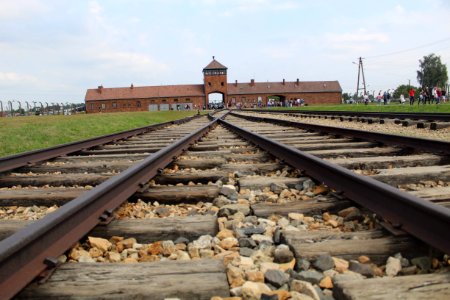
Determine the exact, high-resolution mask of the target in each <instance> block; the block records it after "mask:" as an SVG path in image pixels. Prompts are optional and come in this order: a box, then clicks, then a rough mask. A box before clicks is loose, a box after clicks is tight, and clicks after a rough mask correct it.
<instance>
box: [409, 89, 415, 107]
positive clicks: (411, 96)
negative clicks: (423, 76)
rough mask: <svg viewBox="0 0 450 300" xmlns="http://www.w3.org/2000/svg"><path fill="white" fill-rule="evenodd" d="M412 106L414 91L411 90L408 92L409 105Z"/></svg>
mask: <svg viewBox="0 0 450 300" xmlns="http://www.w3.org/2000/svg"><path fill="white" fill-rule="evenodd" d="M413 104H414V89H413V88H411V89H410V90H409V105H413Z"/></svg>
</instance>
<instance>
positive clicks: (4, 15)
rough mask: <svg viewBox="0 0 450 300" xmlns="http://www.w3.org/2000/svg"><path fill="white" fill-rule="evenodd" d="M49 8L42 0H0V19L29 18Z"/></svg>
mask: <svg viewBox="0 0 450 300" xmlns="http://www.w3.org/2000/svg"><path fill="white" fill-rule="evenodd" d="M48 9H49V8H48V6H47V5H46V4H44V2H42V1H40V0H0V20H11V19H20V18H28V17H31V16H33V15H37V14H41V13H43V12H46V11H48Z"/></svg>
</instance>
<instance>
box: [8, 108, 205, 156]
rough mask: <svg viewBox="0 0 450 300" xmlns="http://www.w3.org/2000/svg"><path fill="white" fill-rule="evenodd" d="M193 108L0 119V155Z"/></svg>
mask: <svg viewBox="0 0 450 300" xmlns="http://www.w3.org/2000/svg"><path fill="white" fill-rule="evenodd" d="M196 113H197V112H196V111H161V112H133V113H106V114H87V115H86V114H79V115H71V116H28V117H14V118H0V157H2V156H7V155H12V154H16V153H20V152H25V151H30V150H35V149H41V148H47V147H51V146H55V145H59V144H64V143H69V142H74V141H79V140H84V139H87V138H92V137H96V136H100V135H105V134H109V133H114V132H119V131H124V130H128V129H133V128H138V127H143V126H147V125H151V124H156V123H162V122H167V121H172V120H176V119H181V118H185V117H189V116H192V115H194V114H196Z"/></svg>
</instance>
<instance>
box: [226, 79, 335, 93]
mask: <svg viewBox="0 0 450 300" xmlns="http://www.w3.org/2000/svg"><path fill="white" fill-rule="evenodd" d="M323 92H342V88H341V85H340V84H339V81H300V82H299V84H298V85H297V82H296V81H286V82H285V84H283V83H282V82H255V83H254V84H253V85H251V83H249V82H246V83H238V84H237V86H236V84H235V83H229V84H228V95H239V94H278V93H279V94H281V93H283V94H285V93H323Z"/></svg>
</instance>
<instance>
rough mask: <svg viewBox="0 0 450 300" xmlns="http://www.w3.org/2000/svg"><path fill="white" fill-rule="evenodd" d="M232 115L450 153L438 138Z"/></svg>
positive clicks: (449, 146) (446, 144) (233, 114)
mask: <svg viewBox="0 0 450 300" xmlns="http://www.w3.org/2000/svg"><path fill="white" fill-rule="evenodd" d="M230 115H232V116H235V117H239V118H243V119H247V120H251V121H255V122H266V123H272V124H277V125H281V126H290V127H295V128H300V129H304V130H311V131H316V132H323V133H328V134H334V135H341V136H350V137H353V138H358V139H364V140H369V141H374V142H379V143H383V144H387V145H393V146H402V147H407V148H413V149H418V150H424V151H428V152H434V153H442V154H450V143H449V142H444V141H438V140H430V139H422V138H415V137H408V136H402V135H394V134H383V133H378V132H373V131H364V130H355V129H349V128H342V127H331V126H324V125H316V124H307V123H301V122H294V121H287V120H280V119H274V118H264V117H255V116H246V115H241V114H236V113H233V112H232V113H230Z"/></svg>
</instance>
